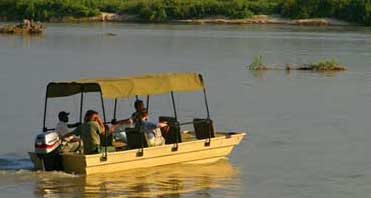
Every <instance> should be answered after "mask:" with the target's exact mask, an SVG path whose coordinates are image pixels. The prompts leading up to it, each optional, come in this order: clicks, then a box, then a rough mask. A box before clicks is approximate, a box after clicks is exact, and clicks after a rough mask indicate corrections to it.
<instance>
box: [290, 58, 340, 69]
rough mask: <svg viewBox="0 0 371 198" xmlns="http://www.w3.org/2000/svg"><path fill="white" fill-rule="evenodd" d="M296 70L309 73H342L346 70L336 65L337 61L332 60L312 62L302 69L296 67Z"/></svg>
mask: <svg viewBox="0 0 371 198" xmlns="http://www.w3.org/2000/svg"><path fill="white" fill-rule="evenodd" d="M297 70H309V71H319V72H321V71H344V70H346V68H345V67H344V66H342V65H340V64H339V63H338V61H337V60H336V59H335V58H333V59H330V60H326V59H324V60H320V61H318V62H313V63H310V64H307V65H304V66H302V67H298V68H297Z"/></svg>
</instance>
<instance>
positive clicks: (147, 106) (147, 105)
mask: <svg viewBox="0 0 371 198" xmlns="http://www.w3.org/2000/svg"><path fill="white" fill-rule="evenodd" d="M146 108H147V112H149V95H147V104H146Z"/></svg>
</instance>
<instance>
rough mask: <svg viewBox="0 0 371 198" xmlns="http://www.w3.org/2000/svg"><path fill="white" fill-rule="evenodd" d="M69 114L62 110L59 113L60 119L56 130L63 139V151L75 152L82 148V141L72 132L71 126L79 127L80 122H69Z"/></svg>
mask: <svg viewBox="0 0 371 198" xmlns="http://www.w3.org/2000/svg"><path fill="white" fill-rule="evenodd" d="M68 115H69V113H67V112H65V111H61V112H59V113H58V120H59V122H58V123H57V126H56V127H55V131H56V132H57V133H58V135H59V137H60V138H61V140H62V145H63V146H62V149H61V151H62V152H75V151H77V150H78V149H79V148H80V145H81V142H80V139H79V138H78V137H76V136H75V135H73V134H71V131H70V130H69V128H74V127H77V126H78V125H79V124H80V123H75V124H67V123H68Z"/></svg>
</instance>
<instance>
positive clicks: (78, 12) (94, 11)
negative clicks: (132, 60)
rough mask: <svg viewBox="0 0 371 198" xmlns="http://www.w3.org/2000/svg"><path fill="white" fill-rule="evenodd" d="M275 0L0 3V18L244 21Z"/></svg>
mask: <svg viewBox="0 0 371 198" xmlns="http://www.w3.org/2000/svg"><path fill="white" fill-rule="evenodd" d="M277 7H278V0H1V1H0V18H6V19H8V20H21V19H23V18H31V19H34V20H40V21H48V20H50V19H53V18H63V17H76V18H80V17H91V16H97V15H98V14H99V12H112V13H120V14H133V15H137V16H138V18H139V19H140V20H143V21H167V20H173V19H190V18H205V17H211V16H225V17H228V18H247V17H250V16H252V15H254V14H270V13H272V12H274V11H275V9H276V8H277Z"/></svg>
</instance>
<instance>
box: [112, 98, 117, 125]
mask: <svg viewBox="0 0 371 198" xmlns="http://www.w3.org/2000/svg"><path fill="white" fill-rule="evenodd" d="M116 114H117V98H115V106H114V108H113V119H114V120H116Z"/></svg>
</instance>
